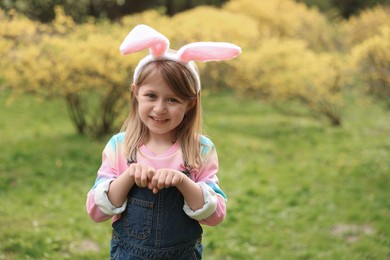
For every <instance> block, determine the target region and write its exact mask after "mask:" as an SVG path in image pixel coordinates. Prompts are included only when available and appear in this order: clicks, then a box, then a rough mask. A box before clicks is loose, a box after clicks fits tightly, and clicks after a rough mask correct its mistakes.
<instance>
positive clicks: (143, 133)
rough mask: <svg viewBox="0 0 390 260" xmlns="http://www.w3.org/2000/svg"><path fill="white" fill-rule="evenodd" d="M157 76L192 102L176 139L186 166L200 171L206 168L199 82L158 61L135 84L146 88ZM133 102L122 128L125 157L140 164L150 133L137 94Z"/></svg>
mask: <svg viewBox="0 0 390 260" xmlns="http://www.w3.org/2000/svg"><path fill="white" fill-rule="evenodd" d="M156 73H157V74H159V75H160V76H161V77H162V78H163V79H164V81H165V82H166V83H167V84H168V85H169V86H170V87H171V88H172V91H173V92H174V93H175V95H177V96H178V97H180V98H183V99H184V100H187V101H189V102H190V104H191V102H193V103H192V106H191V108H190V109H189V110H188V112H187V113H186V115H185V116H184V119H183V121H182V122H181V123H180V124H179V126H178V127H177V128H176V136H175V137H176V141H178V142H179V143H180V145H181V149H182V152H183V159H184V161H185V163H186V164H187V165H186V166H187V167H188V168H189V169H199V168H200V166H201V165H202V159H201V149H200V136H201V134H202V107H201V100H200V93H198V91H197V86H196V81H195V79H194V78H193V76H192V74H191V72H190V71H189V70H188V69H187V68H186V67H185V66H183V65H182V64H180V63H178V62H175V61H171V60H154V61H152V62H150V63H148V64H146V65H145V66H144V67H143V68H142V71H141V72H140V74H139V76H138V78H137V80H136V82H134V84H135V87H136V88H140V87H142V85H143V84H145V83H147V81H148V79H149V78H150V77H151V76H152V75H155V74H156ZM134 91H137V90H134ZM130 102H131V108H130V113H129V116H128V118H127V120H126V121H125V123H124V125H123V127H122V131H125V145H124V153H125V156H126V157H127V158H128V159H129V160H132V161H136V158H135V156H136V152H137V149H138V147H139V146H140V145H142V143H143V142H145V141H146V140H147V138H148V129H147V127H146V126H145V125H144V124H143V122H142V121H141V119H140V117H139V115H138V101H137V99H136V98H135V95H134V93H133V92H131V101H130Z"/></svg>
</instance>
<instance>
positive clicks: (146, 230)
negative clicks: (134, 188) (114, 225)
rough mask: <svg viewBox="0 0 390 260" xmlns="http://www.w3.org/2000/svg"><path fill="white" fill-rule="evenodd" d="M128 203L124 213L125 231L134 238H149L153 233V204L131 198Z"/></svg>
mask: <svg viewBox="0 0 390 260" xmlns="http://www.w3.org/2000/svg"><path fill="white" fill-rule="evenodd" d="M127 203H128V204H127V208H126V210H125V211H124V212H123V213H122V217H123V219H124V223H123V224H124V229H125V231H126V232H127V234H128V235H129V236H131V237H133V238H137V239H145V238H147V237H149V236H150V235H151V232H152V221H153V202H150V201H145V200H141V199H137V198H129V200H128V202H127ZM123 214H124V215H123Z"/></svg>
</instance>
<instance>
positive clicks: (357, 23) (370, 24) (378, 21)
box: [341, 6, 390, 49]
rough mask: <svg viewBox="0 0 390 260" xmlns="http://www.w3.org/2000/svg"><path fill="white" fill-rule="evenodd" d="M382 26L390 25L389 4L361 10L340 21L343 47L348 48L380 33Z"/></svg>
mask: <svg viewBox="0 0 390 260" xmlns="http://www.w3.org/2000/svg"><path fill="white" fill-rule="evenodd" d="M383 26H390V6H387V7H385V6H377V7H374V8H373V9H367V10H364V11H362V12H361V13H360V14H359V15H358V16H352V17H351V18H350V19H349V20H347V21H345V22H342V23H341V33H342V34H341V37H342V43H343V45H344V48H346V49H350V48H352V47H353V46H354V45H356V44H360V43H361V42H363V41H364V40H366V39H368V38H371V37H373V36H375V35H377V34H380V30H381V28H382V27H383Z"/></svg>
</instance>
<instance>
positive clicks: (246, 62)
mask: <svg viewBox="0 0 390 260" xmlns="http://www.w3.org/2000/svg"><path fill="white" fill-rule="evenodd" d="M240 68H241V69H240ZM238 69H240V73H239V75H238V77H237V82H236V83H235V84H234V85H235V86H237V90H238V91H240V92H241V93H244V94H246V95H251V96H258V97H260V98H267V99H270V100H281V99H298V100H300V101H302V102H303V103H304V104H306V105H308V106H309V107H310V108H311V109H312V110H314V111H316V112H318V113H320V114H322V115H325V116H326V117H327V118H328V119H329V120H330V122H331V123H332V124H333V125H340V124H341V114H340V110H341V108H342V106H343V102H342V92H341V89H342V86H343V84H342V81H341V79H342V77H343V75H342V73H343V72H342V70H341V64H339V62H338V60H337V57H334V56H332V55H330V54H317V53H315V52H313V51H311V50H309V49H308V48H307V46H306V43H305V42H303V41H299V40H282V39H279V38H270V39H267V40H264V41H263V42H262V43H261V44H260V46H259V47H258V48H257V49H255V50H253V51H248V52H247V53H244V54H243V55H242V58H241V59H240V60H239V62H238V64H237V70H238Z"/></svg>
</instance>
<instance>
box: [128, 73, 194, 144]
mask: <svg viewBox="0 0 390 260" xmlns="http://www.w3.org/2000/svg"><path fill="white" fill-rule="evenodd" d="M132 91H133V92H134V95H135V97H136V99H137V101H138V114H139V117H140V119H141V121H142V122H143V123H144V125H145V126H146V127H147V128H148V130H149V138H164V139H165V140H166V141H172V139H173V138H174V137H175V130H176V127H177V126H178V125H179V124H180V123H181V122H182V121H183V118H184V116H185V114H186V113H187V111H188V110H189V109H190V108H191V106H192V105H191V103H192V102H191V101H188V100H184V99H183V98H180V97H178V96H177V95H176V94H175V93H174V92H173V91H172V89H171V88H170V87H169V85H168V84H167V83H166V82H165V81H164V80H163V79H162V77H161V76H160V75H156V74H155V75H153V76H152V77H151V78H150V79H149V80H147V82H146V83H145V84H143V85H141V86H140V87H138V88H136V87H135V86H134V85H133V86H132Z"/></svg>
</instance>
